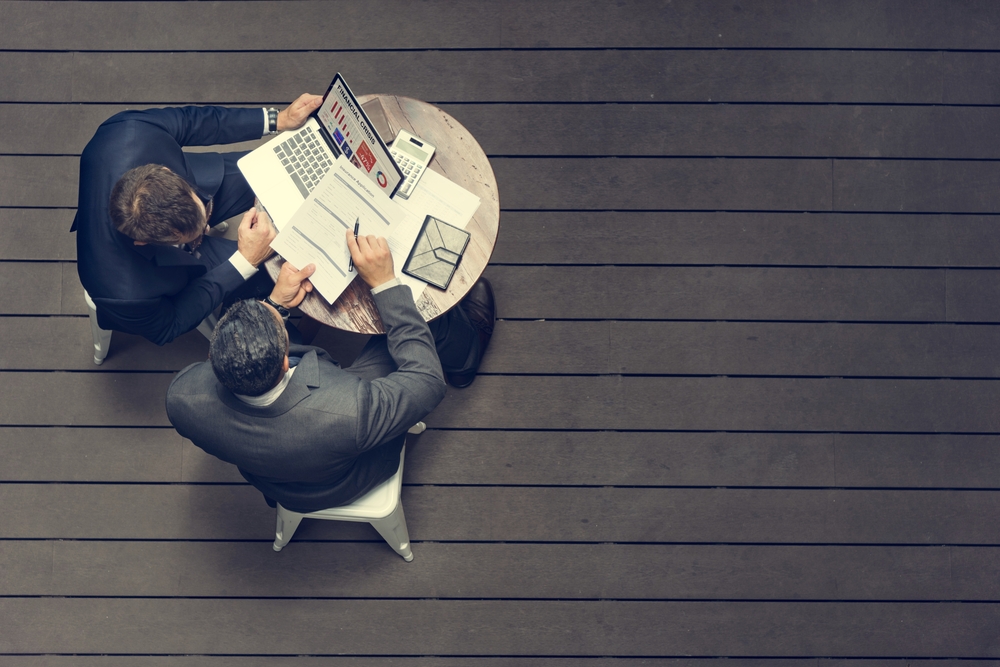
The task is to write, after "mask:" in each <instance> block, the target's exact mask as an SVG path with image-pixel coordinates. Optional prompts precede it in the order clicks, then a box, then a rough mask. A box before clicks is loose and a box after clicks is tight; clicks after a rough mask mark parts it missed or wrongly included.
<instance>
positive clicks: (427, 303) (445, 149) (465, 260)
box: [267, 94, 500, 334]
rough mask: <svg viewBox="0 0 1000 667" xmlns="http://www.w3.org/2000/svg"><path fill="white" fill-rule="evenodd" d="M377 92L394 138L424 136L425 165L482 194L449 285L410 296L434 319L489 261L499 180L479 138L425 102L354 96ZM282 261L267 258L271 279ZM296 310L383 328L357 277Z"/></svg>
mask: <svg viewBox="0 0 1000 667" xmlns="http://www.w3.org/2000/svg"><path fill="white" fill-rule="evenodd" d="M376 97H378V98H379V99H380V100H381V102H382V107H383V108H384V109H385V115H386V118H387V120H388V122H389V128H390V129H391V130H392V137H393V138H394V137H395V136H396V133H397V132H399V130H400V128H402V129H405V130H407V131H408V132H411V133H413V134H415V135H416V136H418V137H421V138H423V139H426V140H427V141H428V142H430V143H431V144H432V145H434V146H436V147H437V151H436V152H435V153H434V157H433V158H432V159H431V163H430V166H429V168H430V169H433V170H434V171H436V172H438V173H439V174H441V175H443V176H445V177H447V178H449V179H451V180H452V181H453V182H455V183H457V184H458V185H461V186H462V187H463V188H465V189H466V190H468V191H469V192H472V193H473V194H476V195H478V196H479V198H480V203H479V208H478V209H477V211H476V213H475V215H473V216H472V220H470V221H469V224H468V225H467V226H466V230H467V231H468V232H469V233H470V234H471V235H472V237H471V238H470V239H469V245H468V247H466V249H465V254H464V255H463V256H462V262H461V263H460V264H459V266H458V269H456V271H455V275H454V277H453V278H452V280H451V283H450V284H449V285H448V289H447V290H441V289H438V288H437V287H434V286H432V285H428V286H427V288H426V289H425V290H424V292H423V294H414V295H413V297H414V299H415V300H416V303H417V308H418V309H419V310H420V313H421V314H422V315H423V316H424V319H425V320H432V319H434V318H435V317H437V316H438V315H442V314H443V313H445V312H447V311H448V310H449V309H450V308H452V307H453V306H455V304H457V303H458V302H459V301H461V300H462V298H463V297H464V296H465V295H466V294H467V293H468V292H469V290H470V289H471V288H472V285H473V284H475V282H476V281H477V280H479V277H480V276H481V275H482V274H483V271H484V270H485V269H486V265H487V264H488V263H489V260H490V256H491V255H492V254H493V247H494V245H495V244H496V240H497V233H498V231H499V228H500V198H499V196H498V194H497V181H496V178H495V177H494V176H493V168H492V167H491V166H490V161H489V160H488V159H487V158H486V153H484V152H483V149H482V148H480V146H479V143H478V142H477V141H476V139H475V138H474V137H473V136H472V135H471V134H470V133H469V131H468V130H466V129H465V128H464V127H463V126H462V124H461V123H459V122H458V121H457V120H455V119H454V118H452V117H451V116H450V115H448V114H447V113H445V112H444V111H442V110H441V109H438V108H437V107H435V106H434V105H432V104H428V103H427V102H421V101H420V100H415V99H411V98H409V97H402V96H398V95H381V94H373V95H361V96H359V97H358V101H359V102H361V104H365V103H367V102H368V101H369V100H371V99H373V98H376ZM383 138H384V137H383ZM283 262H284V260H283V259H281V258H280V257H277V256H275V257H272V258H271V259H270V260H269V261H268V262H267V269H268V272H269V273H270V274H271V277H272V278H273V279H277V276H278V272H279V270H280V269H281V264H282V263H283ZM395 268H396V273H397V274H399V272H400V271H401V270H402V267H399V266H397V267H395ZM299 310H301V311H302V312H303V313H304V314H305V315H308V316H309V317H311V318H313V319H315V320H317V321H319V322H321V323H323V324H326V325H328V326H331V327H334V328H337V329H343V330H345V331H353V332H357V333H366V334H379V333H385V328H384V327H383V326H382V318H381V317H379V313H378V308H376V306H375V301H374V300H373V299H372V295H371V291H370V290H369V288H368V286H367V285H366V284H365V283H364V281H363V280H361V277H360V276H358V277H356V278H355V279H354V282H352V283H351V284H350V285H349V286H348V288H347V289H346V290H345V291H344V293H343V294H341V295H340V298H338V299H337V300H336V302H334V303H333V304H330V303H329V302H328V301H327V300H326V299H324V298H323V296H322V295H320V294H319V292H318V291H317V290H313V291H312V292H311V293H310V294H309V295H308V296H307V297H306V298H305V300H304V301H303V302H302V303H301V304H300V305H299Z"/></svg>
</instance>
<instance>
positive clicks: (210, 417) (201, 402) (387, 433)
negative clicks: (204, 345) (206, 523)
mask: <svg viewBox="0 0 1000 667" xmlns="http://www.w3.org/2000/svg"><path fill="white" fill-rule="evenodd" d="M375 303H376V304H377V305H378V309H379V313H380V314H381V316H382V321H383V323H384V324H385V327H386V329H387V331H388V333H387V336H386V337H385V338H381V337H376V338H373V339H372V341H371V342H370V343H369V345H368V346H367V347H366V348H365V350H364V351H363V352H362V354H361V356H360V357H359V359H358V361H356V362H355V363H354V364H353V365H352V366H351V367H350V368H348V369H346V370H345V369H341V368H340V367H339V366H338V365H337V364H336V362H334V361H332V360H331V359H330V357H329V355H328V354H327V353H326V352H324V351H323V350H321V349H319V348H315V347H309V346H301V345H293V346H292V347H291V348H290V349H289V355H290V356H301V357H302V359H301V361H300V362H299V364H298V366H297V367H296V369H295V373H294V374H293V375H292V378H291V380H290V381H289V383H288V385H287V386H286V387H285V390H284V392H283V393H282V394H281V396H279V397H278V399H277V400H276V401H275V402H274V403H272V404H271V405H269V406H266V407H254V406H252V405H248V404H246V403H244V402H243V401H241V400H240V399H238V398H237V397H236V396H234V395H233V393H232V392H230V391H229V390H228V389H226V388H225V387H223V386H222V384H220V383H219V381H218V380H217V379H216V377H215V373H214V372H213V371H212V366H211V363H209V362H207V361H203V362H201V363H197V364H193V365H191V366H188V367H187V368H185V369H184V370H182V371H181V372H180V373H178V374H177V377H176V378H174V381H173V382H171V383H170V388H169V389H167V416H168V417H169V418H170V422H171V423H172V424H173V425H174V427H175V428H176V429H177V432H178V433H180V434H181V435H182V436H184V437H185V438H188V439H190V440H191V441H192V442H194V444H195V445H197V446H198V447H200V448H202V449H203V450H205V451H206V452H208V453H209V454H212V455H214V456H217V457H218V458H220V459H222V460H223V461H228V462H229V463H233V464H235V465H237V466H239V469H240V472H241V473H242V474H243V476H244V477H245V478H246V479H247V481H249V482H250V483H251V484H253V485H254V486H255V487H257V488H258V489H259V490H260V491H261V492H262V493H263V494H264V495H265V496H266V497H268V498H272V499H274V500H276V501H278V502H279V503H281V504H282V505H283V506H285V507H287V508H288V509H292V510H298V511H314V510H319V509H326V508H327V507H336V506H338V505H344V504H347V503H350V502H351V501H353V500H354V499H356V498H358V497H360V496H362V495H364V493H366V492H367V491H368V490H370V489H371V488H373V487H374V486H376V485H378V484H380V483H381V482H382V481H384V480H386V479H388V478H389V477H391V476H392V474H393V473H394V472H395V471H396V468H397V466H398V464H399V450H400V448H401V447H402V439H403V436H404V435H405V433H406V430H407V429H408V428H410V427H411V426H413V425H414V424H416V423H417V422H418V421H420V420H421V419H423V418H424V417H425V416H426V415H427V414H428V413H429V412H430V411H431V410H433V409H434V408H435V407H436V406H437V404H438V403H440V402H441V399H442V398H443V397H444V393H445V383H444V376H443V374H442V372H441V363H440V361H438V356H437V351H436V350H435V348H434V338H433V336H432V335H431V332H430V329H428V327H427V323H426V322H424V320H423V318H422V317H421V316H420V313H419V312H418V311H417V308H416V306H415V305H414V303H413V297H412V295H411V293H410V288H409V287H405V286H397V287H392V288H390V289H387V290H385V291H384V292H380V293H379V294H376V295H375Z"/></svg>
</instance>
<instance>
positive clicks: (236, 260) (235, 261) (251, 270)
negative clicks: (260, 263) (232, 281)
mask: <svg viewBox="0 0 1000 667" xmlns="http://www.w3.org/2000/svg"><path fill="white" fill-rule="evenodd" d="M229 263H230V264H232V265H233V268H234V269H236V270H237V271H239V272H240V275H241V276H243V280H249V279H250V278H251V277H253V275H254V274H255V273H257V267H256V266H254V265H253V264H251V263H250V262H248V261H247V258H246V257H244V256H243V255H241V254H240V251H239V250H237V251H236V252H234V253H233V256H232V257H230V258H229Z"/></svg>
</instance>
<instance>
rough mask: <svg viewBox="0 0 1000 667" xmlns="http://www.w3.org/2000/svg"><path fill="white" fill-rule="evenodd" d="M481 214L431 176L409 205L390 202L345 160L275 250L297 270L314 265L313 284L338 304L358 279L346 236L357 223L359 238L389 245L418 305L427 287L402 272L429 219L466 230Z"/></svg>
mask: <svg viewBox="0 0 1000 667" xmlns="http://www.w3.org/2000/svg"><path fill="white" fill-rule="evenodd" d="M478 208H479V197H478V196H476V195H474V194H472V193H471V192H469V191H468V190H466V189H465V188H463V187H461V186H460V185H457V184H455V183H453V182H452V181H450V180H448V179H447V178H445V177H444V176H442V175H440V174H438V173H437V172H435V171H432V170H427V171H426V172H425V173H424V175H423V177H422V178H421V179H420V182H419V183H418V184H417V187H416V188H415V189H414V191H413V193H412V194H411V195H410V198H409V199H401V200H398V201H397V200H393V199H389V197H388V196H386V194H385V193H384V192H382V191H381V190H379V189H378V188H375V187H372V183H371V181H369V180H368V179H367V178H366V177H365V175H364V174H363V173H361V171H359V170H358V169H357V168H356V167H354V166H353V165H352V164H351V163H350V162H349V161H348V160H347V159H346V158H345V157H344V156H341V157H340V158H338V159H337V161H336V163H335V164H334V166H333V168H332V169H330V171H329V172H327V174H326V176H324V177H323V180H322V181H321V182H320V184H319V185H318V186H316V188H315V189H314V190H313V191H312V192H311V193H309V197H308V198H307V199H306V200H305V202H303V204H302V206H301V207H300V208H299V210H298V211H297V212H296V213H295V215H294V216H292V219H291V220H289V221H288V222H287V223H285V225H284V226H283V227H282V228H281V231H280V232H279V234H278V236H277V237H276V238H275V239H274V241H273V242H272V243H271V247H272V248H274V250H275V251H276V252H277V253H278V254H280V255H281V256H282V257H284V258H285V259H286V260H287V261H289V262H291V263H292V265H293V266H296V267H299V268H301V267H303V266H305V265H306V264H315V265H316V273H314V274H313V276H312V278H310V280H311V281H312V284H313V286H315V288H316V289H317V290H319V292H320V294H322V295H323V297H324V298H325V299H326V300H327V301H329V302H330V303H333V302H334V301H336V300H337V298H338V297H339V296H340V295H341V294H342V293H343V292H344V290H345V289H347V286H348V285H350V284H351V281H353V280H354V277H355V275H357V271H356V270H350V271H349V270H348V265H349V262H350V258H351V254H350V251H349V250H348V248H347V238H346V235H345V230H348V229H349V230H352V231H353V230H354V223H355V221H357V222H358V224H359V231H358V235H359V236H367V235H369V234H372V235H375V236H384V237H386V238H387V239H388V241H389V249H390V250H391V251H392V260H393V265H394V268H395V270H396V276H397V277H398V278H399V279H400V281H401V282H402V283H403V284H405V285H409V286H410V289H412V290H413V296H414V299H417V298H419V297H420V295H421V293H422V292H423V291H424V289H426V288H427V283H425V282H423V281H422V280H419V279H418V278H414V277H412V276H408V275H406V274H404V273H403V272H402V268H403V264H404V263H405V262H406V258H407V256H409V254H410V249H411V248H412V247H413V244H414V242H415V241H416V239H417V235H418V234H419V233H420V227H421V226H422V225H423V222H424V218H425V217H426V216H428V215H432V216H434V217H435V218H438V219H439V220H444V221H445V222H447V223H449V224H451V225H454V226H455V227H460V228H462V229H464V228H465V227H466V226H467V225H468V224H469V220H471V219H472V216H473V215H474V214H475V213H476V209H478Z"/></svg>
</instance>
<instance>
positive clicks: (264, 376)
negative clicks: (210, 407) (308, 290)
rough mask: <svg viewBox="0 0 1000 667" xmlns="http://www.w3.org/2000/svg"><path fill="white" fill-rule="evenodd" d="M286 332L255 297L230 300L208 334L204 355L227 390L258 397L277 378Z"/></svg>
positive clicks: (284, 353)
mask: <svg viewBox="0 0 1000 667" xmlns="http://www.w3.org/2000/svg"><path fill="white" fill-rule="evenodd" d="M286 354H288V335H287V333H286V332H285V328H284V326H282V325H281V324H279V322H278V318H277V317H275V315H274V313H273V312H271V310H270V309H269V308H268V307H267V306H265V305H264V304H263V303H261V302H260V301H257V300H256V299H245V300H243V301H237V302H236V303H234V304H233V305H232V306H231V307H230V308H229V310H227V311H226V314H225V315H223V316H222V319H220V320H219V323H218V324H217V325H216V327H215V333H214V334H213V335H212V343H211V344H210V345H209V349H208V358H209V361H211V362H212V370H214V371H215V377H217V378H218V379H219V382H221V383H222V384H223V386H225V387H226V388H227V389H229V391H231V392H233V393H234V394H243V395H245V396H260V395H261V394H263V393H265V392H267V391H269V390H270V389H272V388H274V387H275V386H276V385H277V384H278V381H279V380H281V372H282V367H283V364H282V362H283V361H284V360H285V355H286Z"/></svg>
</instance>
